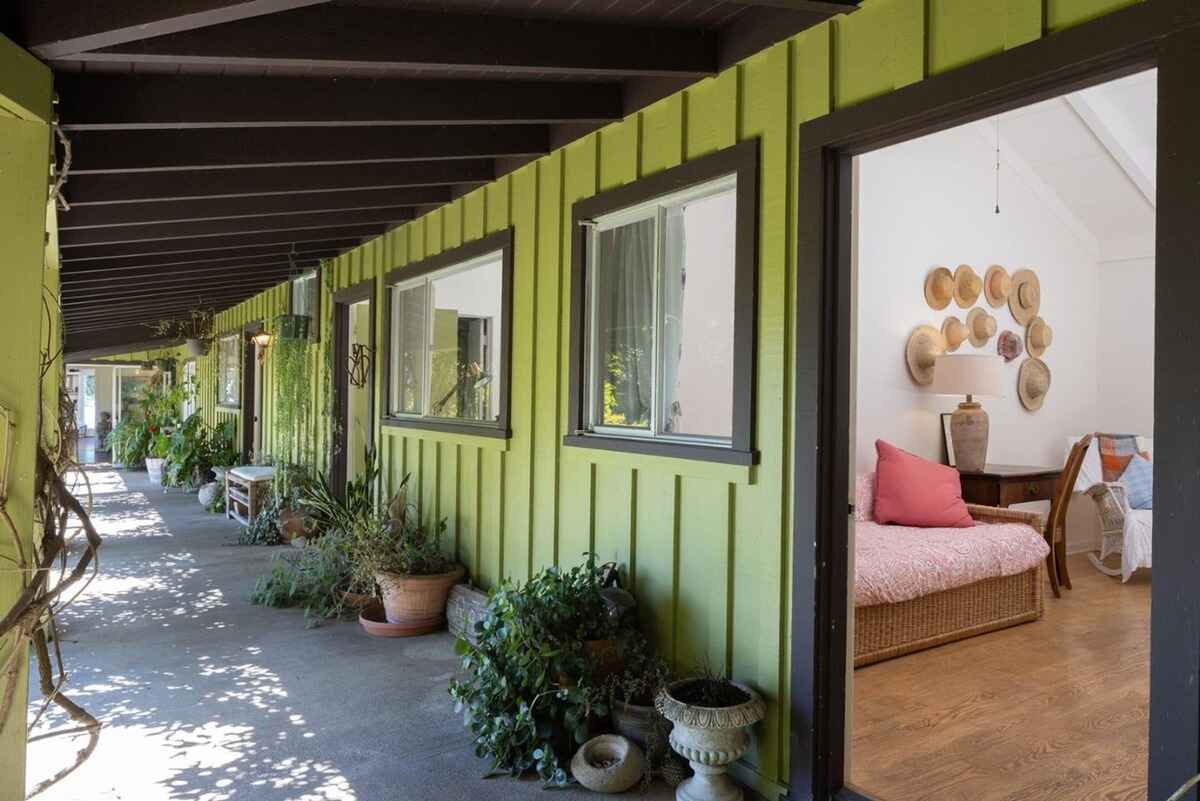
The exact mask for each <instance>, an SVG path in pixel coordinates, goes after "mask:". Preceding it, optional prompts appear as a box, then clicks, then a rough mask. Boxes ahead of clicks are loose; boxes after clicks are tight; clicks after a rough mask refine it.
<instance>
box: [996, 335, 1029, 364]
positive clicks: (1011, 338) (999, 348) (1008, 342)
mask: <svg viewBox="0 0 1200 801" xmlns="http://www.w3.org/2000/svg"><path fill="white" fill-rule="evenodd" d="M1024 350H1025V343H1023V342H1022V341H1021V338H1020V337H1019V336H1017V335H1016V334H1014V333H1013V332H1012V331H1001V332H1000V338H999V339H998V340H996V352H997V353H999V354H1000V355H1001V356H1002V357H1004V361H1005V362H1011V361H1012V360H1013V359H1015V358H1017V357H1018V356H1020V355H1021V352H1022V351H1024Z"/></svg>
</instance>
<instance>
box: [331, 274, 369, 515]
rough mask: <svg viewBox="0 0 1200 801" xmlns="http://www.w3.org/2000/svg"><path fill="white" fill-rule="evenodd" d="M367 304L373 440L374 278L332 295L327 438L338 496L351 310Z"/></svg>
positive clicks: (342, 483) (343, 468) (343, 465)
mask: <svg viewBox="0 0 1200 801" xmlns="http://www.w3.org/2000/svg"><path fill="white" fill-rule="evenodd" d="M364 300H365V301H368V302H369V303H370V304H371V305H370V306H369V307H368V308H369V309H370V317H371V325H370V330H371V333H370V339H369V342H370V345H369V347H370V348H371V354H372V356H371V376H370V378H369V385H370V390H369V393H368V395H367V419H368V420H369V421H370V424H371V430H370V432H368V435H367V438H368V439H369V440H371V441H374V437H375V372H376V365H375V351H376V348H375V279H374V278H368V279H367V280H365V281H361V282H359V283H357V284H355V285H354V286H351V287H347V288H345V289H339V290H338V291H336V292H334V293H333V397H334V410H333V413H334V429H333V436H332V437H330V441H329V448H330V455H329V458H330V461H329V464H330V481H331V482H332V484H333V489H334V491H335V492H336V493H337V494H338V495H339V496H340V495H341V494H342V493H343V492H345V489H346V476H347V461H346V457H347V454H346V447H347V442H348V441H349V436H348V435H349V432H348V431H346V411H347V408H346V407H347V404H348V403H349V399H350V380H349V379H350V374H349V373H348V372H347V364H348V362H349V359H350V307H351V306H352V305H354V304H355V303H361V302H362V301H364Z"/></svg>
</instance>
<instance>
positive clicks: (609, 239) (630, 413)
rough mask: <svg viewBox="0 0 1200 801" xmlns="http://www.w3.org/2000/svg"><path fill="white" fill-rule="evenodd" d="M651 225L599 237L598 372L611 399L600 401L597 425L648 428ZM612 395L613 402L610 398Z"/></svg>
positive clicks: (639, 224) (651, 347) (645, 222)
mask: <svg viewBox="0 0 1200 801" xmlns="http://www.w3.org/2000/svg"><path fill="white" fill-rule="evenodd" d="M654 238H655V221H654V220H653V219H649V220H642V221H639V222H636V223H630V224H629V225H624V226H621V227H620V228H614V229H611V230H608V231H604V232H603V233H601V234H600V242H599V246H600V247H599V250H600V253H599V262H600V272H599V275H597V281H596V292H597V293H598V294H597V318H598V319H597V324H598V331H597V333H598V335H599V336H598V343H597V344H598V349H599V353H598V356H599V358H600V360H601V363H600V364H599V365H598V368H599V369H598V372H599V374H600V377H601V380H602V381H603V382H604V385H605V387H607V388H611V393H607V392H606V393H605V394H604V395H602V397H601V405H602V412H601V419H600V422H602V423H608V424H610V425H626V426H635V427H642V428H644V427H646V426H648V425H649V424H650V405H651V403H652V394H653V393H652V383H653V376H654ZM610 395H611V397H610Z"/></svg>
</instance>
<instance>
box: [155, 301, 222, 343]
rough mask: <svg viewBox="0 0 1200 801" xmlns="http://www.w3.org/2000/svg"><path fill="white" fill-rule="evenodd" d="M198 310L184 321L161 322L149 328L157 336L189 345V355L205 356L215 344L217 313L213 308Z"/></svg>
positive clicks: (198, 307)
mask: <svg viewBox="0 0 1200 801" xmlns="http://www.w3.org/2000/svg"><path fill="white" fill-rule="evenodd" d="M196 305H197V308H195V309H192V312H191V314H190V315H189V316H188V317H187V318H184V319H169V320H159V321H158V322H155V323H150V324H149V328H150V329H151V330H152V331H153V332H154V335H155V336H158V337H168V338H171V339H182V340H183V341H184V344H185V345H187V350H188V355H190V356H203V355H205V354H207V353H208V350H209V348H210V347H212V342H213V318H214V317H215V316H216V312H215V311H214V310H213V309H211V308H207V309H206V308H201V307H200V302H199V301H197V304H196Z"/></svg>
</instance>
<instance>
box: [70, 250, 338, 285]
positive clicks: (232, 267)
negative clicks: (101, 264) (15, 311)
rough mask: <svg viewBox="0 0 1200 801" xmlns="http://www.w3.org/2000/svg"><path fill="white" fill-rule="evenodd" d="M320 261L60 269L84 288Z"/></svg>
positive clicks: (287, 268)
mask: <svg viewBox="0 0 1200 801" xmlns="http://www.w3.org/2000/svg"><path fill="white" fill-rule="evenodd" d="M318 264H320V259H319V258H316V257H302V256H298V257H296V258H295V260H294V261H288V260H286V259H273V260H270V261H244V262H243V261H239V262H235V263H233V264H210V265H206V266H203V267H185V268H167V269H164V268H162V267H126V268H117V269H107V270H91V271H85V272H67V271H63V272H62V273H61V277H60V283H61V284H62V286H63V289H64V291H65V290H66V289H84V288H87V287H89V286H93V285H101V286H103V285H105V284H111V283H113V282H114V281H130V282H134V283H138V284H141V283H143V282H146V283H169V282H174V281H178V280H190V281H195V280H199V281H205V280H208V279H209V278H212V277H217V276H223V275H245V274H246V273H247V272H251V273H255V274H257V273H260V272H261V273H282V274H283V275H285V276H286V275H289V274H290V273H291V272H293V271H296V272H305V271H308V270H311V269H312V268H313V267H315V266H317V265H318Z"/></svg>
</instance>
